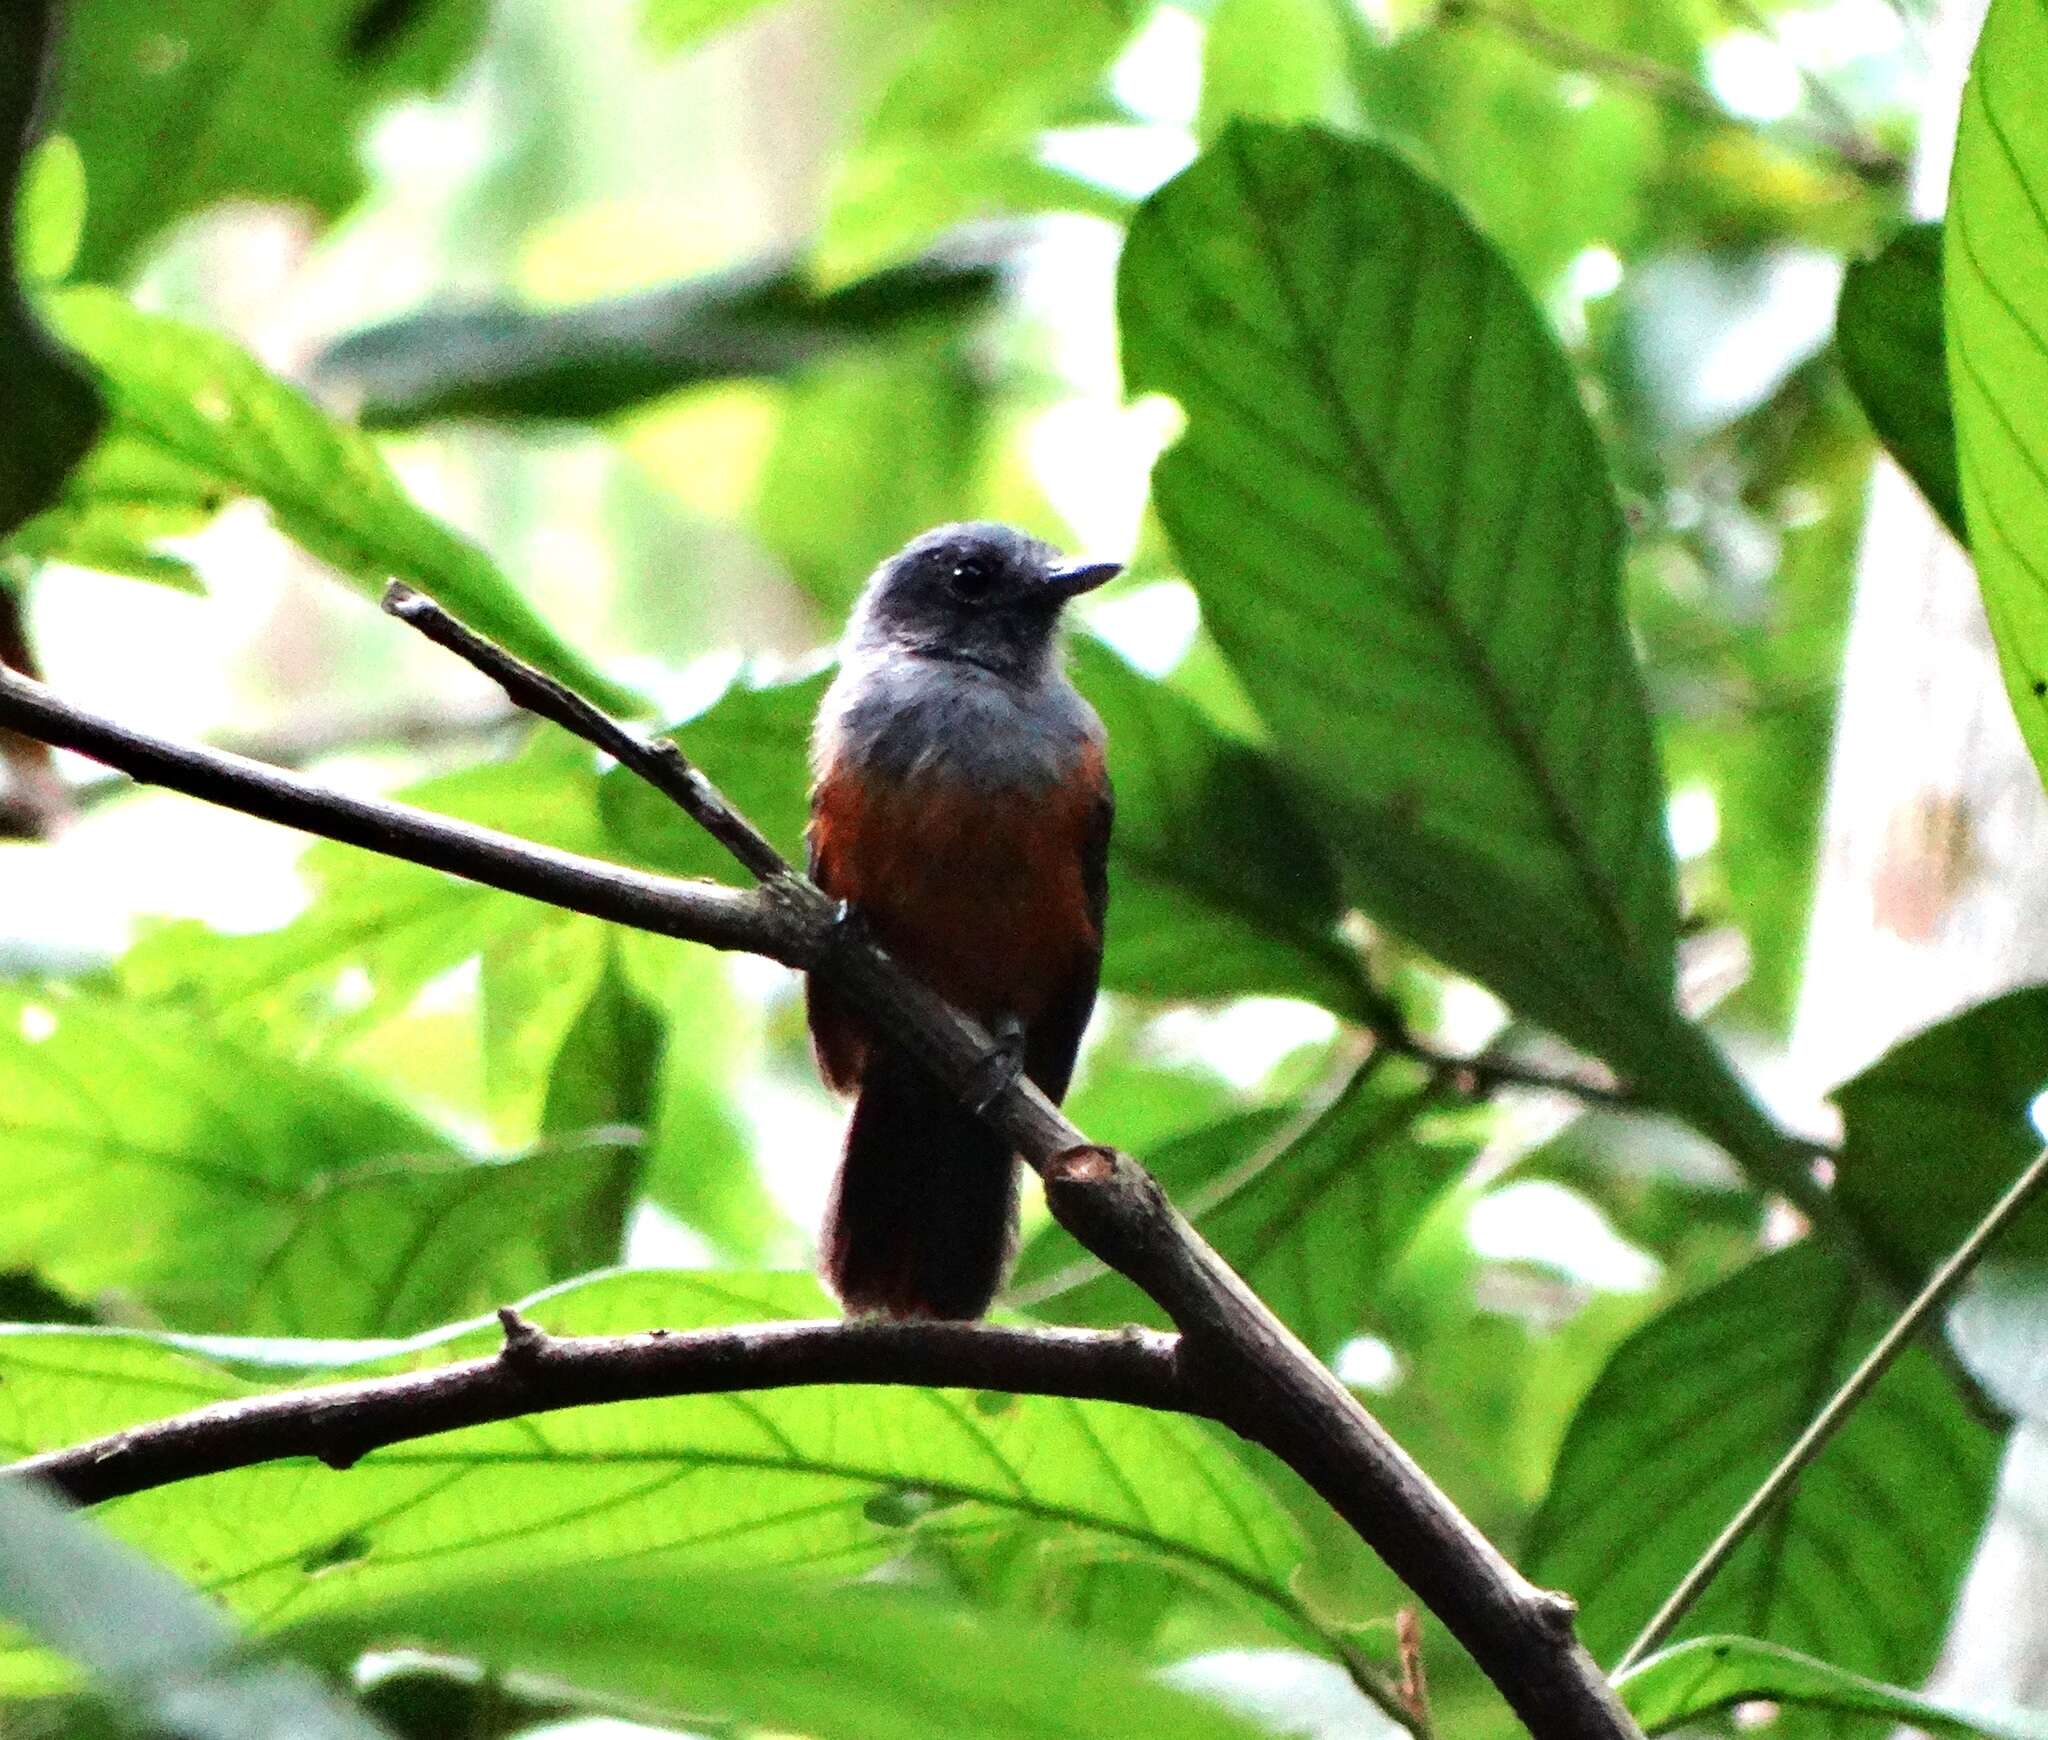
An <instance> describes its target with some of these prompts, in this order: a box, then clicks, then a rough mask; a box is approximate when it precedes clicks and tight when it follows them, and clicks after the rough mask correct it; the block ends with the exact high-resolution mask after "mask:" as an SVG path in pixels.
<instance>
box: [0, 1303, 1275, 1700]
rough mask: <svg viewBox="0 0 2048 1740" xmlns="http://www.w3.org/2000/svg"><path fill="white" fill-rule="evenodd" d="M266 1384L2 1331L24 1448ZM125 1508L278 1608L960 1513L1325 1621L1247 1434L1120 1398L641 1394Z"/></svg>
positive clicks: (772, 1310) (855, 1562)
mask: <svg viewBox="0 0 2048 1740" xmlns="http://www.w3.org/2000/svg"><path fill="white" fill-rule="evenodd" d="M527 1309H528V1314H529V1315H530V1316H531V1317H532V1318H533V1320H534V1321H536V1322H538V1323H540V1324H542V1325H543V1326H545V1327H547V1328H549V1329H551V1330H554V1331H557V1332H572V1331H574V1332H587V1333H612V1332H621V1331H626V1330H637V1329H644V1328H647V1327H649V1326H650V1325H665V1326H667V1327H669V1328H672V1329H690V1328H697V1327H708V1326H713V1325H718V1324H737V1323H751V1322H759V1321H764V1320H769V1319H774V1318H782V1317H804V1316H811V1317H814V1316H818V1315H820V1314H821V1313H822V1312H823V1311H825V1310H826V1309H827V1306H826V1302H825V1299H824V1297H823V1295H822V1294H821V1293H820V1292H819V1290H818V1288H817V1286H816V1284H815V1283H814V1282H812V1281H811V1280H810V1279H809V1278H808V1277H798V1276H721V1277H716V1278H714V1277H710V1276H706V1275H682V1274H652V1273H644V1272H642V1273H633V1274H620V1275H614V1276H610V1277H606V1278H603V1279H599V1280H595V1281H591V1282H587V1283H583V1284H579V1285H575V1286H571V1287H567V1288H564V1289H562V1290H560V1291H558V1292H555V1293H553V1294H550V1295H546V1296H544V1297H542V1298H540V1299H538V1300H535V1301H533V1302H531V1304H530V1305H529V1307H528V1308H527ZM495 1341H496V1331H495V1326H493V1328H492V1329H491V1330H490V1331H488V1332H485V1331H478V1330H469V1331H465V1332H462V1333H459V1334H454V1335H452V1336H451V1337H450V1338H448V1339H445V1340H441V1341H438V1342H436V1343H434V1344H433V1345H432V1346H431V1347H429V1348H424V1349H419V1350H417V1351H413V1352H410V1353H408V1354H406V1355H405V1356H404V1357H403V1358H402V1359H401V1360H399V1361H397V1362H395V1363H394V1362H390V1361H388V1360H387V1361H385V1362H384V1363H379V1362H378V1361H377V1360H376V1359H374V1358H368V1357H366V1358H365V1359H364V1360H363V1361H362V1362H360V1363H350V1364H347V1365H343V1366H339V1367H334V1368H331V1369H332V1371H333V1374H334V1375H345V1376H370V1375H373V1374H374V1373H376V1372H378V1371H380V1370H384V1371H388V1370H394V1369H413V1368H416V1367H419V1366H420V1365H422V1364H427V1363H431V1362H433V1361H436V1360H458V1359H464V1358H471V1357H475V1356H476V1355H477V1354H479V1353H484V1352H488V1351H489V1350H490V1348H491V1347H492V1346H493V1345H495ZM278 1351H279V1352H280V1353H288V1352H289V1350H288V1349H284V1348H280V1349H279V1350H278ZM373 1351H381V1350H368V1349H366V1350H365V1352H366V1355H367V1354H369V1353H371V1352H373ZM324 1356H325V1357H327V1358H329V1359H331V1358H332V1357H333V1352H332V1349H331V1348H330V1349H327V1350H324ZM241 1369H245V1370H246V1369H249V1368H248V1367H247V1366H246V1362H244V1364H243V1366H242V1368H241ZM274 1375H275V1377H276V1379H277V1381H279V1382H286V1381H292V1380H293V1379H294V1378H298V1379H300V1381H303V1377H304V1376H306V1375H318V1374H303V1373H298V1372H290V1371H287V1370H285V1369H283V1368H280V1369H279V1370H278V1371H277V1372H276V1373H275V1374H274ZM252 1387H253V1386H252V1385H251V1384H250V1383H249V1382H248V1381H247V1380H246V1379H243V1378H237V1377H234V1376H230V1375H229V1374H228V1373H227V1372H226V1371H225V1370H224V1369H221V1368H219V1367H217V1366H214V1365H212V1364H209V1363H208V1362H206V1361H205V1360H203V1359H201V1358H200V1357H198V1355H197V1354H196V1353H195V1352H192V1351H187V1350H185V1349H182V1348H180V1347H176V1346H173V1345H169V1344H166V1343H164V1342H162V1341H157V1340H152V1339H151V1338H149V1337H147V1336H143V1335H137V1334H130V1333H113V1332H91V1331H67V1330H60V1329H39V1328H24V1329H21V1330H17V1331H13V1332H0V1453H4V1454H7V1455H21V1454H26V1453H29V1452H31V1451H34V1450H37V1449H41V1448H46V1447H51V1446H54V1445H58V1444H62V1443H67V1442H76V1441H79V1440H81V1439H84V1438H87V1437H90V1436H93V1435H95V1434H98V1433H103V1432H109V1431H114V1430H117V1429H119V1428H121V1427H123V1426H127V1425H132V1424H134V1423H136V1422H137V1421H140V1420H146V1419H151V1418H155V1417H159V1416H161V1415H164V1414H166V1413H170V1412H173V1411H176V1410H178V1409H181V1408H186V1407H192V1406H196V1405H198V1404H200V1403H202V1402H205V1401H210V1400H215V1399H219V1398H223V1397H227V1396H231V1395H241V1394H247V1393H250V1392H251V1389H252ZM906 1489H912V1490H916V1491H918V1492H921V1493H923V1494H924V1495H926V1496H927V1497H928V1498H929V1499H931V1500H937V1501H939V1502H938V1503H937V1504H936V1506H932V1505H929V1504H927V1505H924V1506H921V1507H913V1510H912V1513H910V1514H909V1515H905V1514H898V1513H897V1512H896V1511H895V1510H892V1508H891V1506H890V1505H889V1504H887V1503H878V1502H877V1500H885V1499H887V1498H889V1497H890V1496H891V1495H895V1494H898V1493H901V1492H903V1491H904V1490H906ZM1169 1494H1170V1502H1165V1501H1164V1500H1165V1498H1166V1496H1167V1495H1169ZM920 1509H921V1510H922V1512H923V1515H922V1520H921V1521H913V1520H911V1519H912V1517H913V1516H914V1515H915V1514H916V1512H917V1511H918V1510H920ZM99 1514H100V1515H102V1516H103V1517H104V1518H105V1519H106V1521H107V1523H108V1525H109V1526H110V1527H111V1528H112V1529H113V1530H114V1531H115V1532H116V1533H117V1534H119V1535H120V1536H121V1537H123V1538H124V1539H126V1540H128V1541H129V1542H131V1543H133V1544H134V1545H137V1546H139V1547H141V1548H142V1549H143V1550H145V1551H147V1552H149V1553H150V1554H151V1555H152V1556H154V1557H156V1558H158V1559H159V1560H161V1561H162V1562H163V1563H165V1564H166V1565H168V1566H169V1567H170V1568H172V1569H173V1570H175V1571H178V1572H180V1573H181V1574H184V1575H187V1576H190V1577H192V1578H193V1579H194V1580H195V1581H196V1582H197V1583H198V1584H199V1586H200V1587H201V1588H203V1589H206V1590H209V1591H212V1592H214V1593H217V1594H218V1595H219V1596H220V1597H221V1598H222V1599H223V1600H224V1601H226V1602H227V1604H228V1605H229V1607H230V1608H231V1609H232V1610H233V1611H234V1612H236V1613H239V1614H243V1615H246V1616H248V1617H250V1618H251V1619H252V1620H253V1621H254V1622H255V1623H256V1624H257V1625H258V1626H259V1628H267V1627H270V1626H274V1625H276V1624H278V1623H281V1622H283V1621H285V1620H287V1619H289V1620H294V1621H296V1620H303V1619H310V1618H313V1617H316V1616H324V1615H346V1614H349V1613H352V1612H357V1611H361V1610H362V1609H363V1608H364V1607H366V1606H367V1605H368V1604H370V1603H373V1602H380V1601H384V1600H395V1599H401V1598H410V1597H412V1596H414V1595H415V1594H418V1595H421V1596H425V1595H427V1594H428V1593H429V1592H431V1591H433V1590H435V1589H440V1588H445V1587H448V1586H449V1585H451V1584H458V1583H464V1582H472V1583H490V1582H493V1581H495V1580H496V1579H498V1578H501V1577H506V1576H510V1575H514V1574H526V1573H533V1572H544V1571H548V1570H550V1569H551V1568H555V1567H567V1566H577V1565H581V1566H587V1567H591V1568H593V1569H595V1570H599V1571H601V1572H603V1573H605V1574H609V1573H610V1572H612V1571H617V1570H623V1569H626V1568H628V1567H630V1566H645V1567H648V1568H651V1569H655V1570H669V1569H678V1570H680V1569H691V1570H701V1571H705V1572H712V1571H717V1572H760V1571H768V1570H780V1569H797V1568H806V1569H808V1570H810V1571H812V1572H814V1573H824V1574H828V1575H830V1576H832V1577H835V1578H836V1577H841V1576H845V1575H848V1574H852V1573H858V1572H860V1571H861V1570H863V1569H866V1568H869V1567H872V1566H874V1565H876V1564H879V1563H881V1562H883V1561H884V1560H886V1559H888V1558H890V1557H892V1556H893V1555H894V1554H895V1553H896V1552H898V1551H899V1550H900V1549H901V1548H902V1547H903V1546H904V1545H905V1544H906V1543H907V1540H908V1538H909V1537H907V1536H906V1534H905V1529H906V1527H914V1528H915V1529H916V1530H919V1531H922V1530H932V1531H936V1532H937V1533H939V1534H940V1535H942V1536H946V1535H951V1534H954V1533H956V1532H957V1533H963V1534H973V1533H976V1532H977V1531H986V1530H988V1529H990V1528H992V1527H1002V1526H1007V1525H1008V1524H1009V1523H1011V1522H1014V1521H1017V1520H1025V1521H1030V1522H1034V1523H1056V1524H1059V1525H1060V1526H1062V1527H1063V1528H1064V1529H1065V1530H1066V1531H1067V1533H1068V1534H1069V1535H1070V1536H1071V1537H1072V1538H1073V1539H1074V1540H1075V1541H1076V1542H1077V1543H1093V1544H1094V1545H1095V1546H1096V1548H1097V1549H1098V1550H1099V1551H1103V1552H1108V1553H1112V1554H1119V1555H1136V1556H1139V1557H1142V1558H1146V1559H1151V1560H1155V1561H1157V1562H1159V1563H1162V1564H1164V1565H1166V1566H1167V1567H1169V1568H1170V1569H1174V1570H1176V1571H1177V1572H1178V1573H1179V1574H1180V1575H1181V1576H1183V1577H1184V1578H1187V1579H1190V1580H1192V1583H1193V1584H1194V1586H1197V1587H1202V1588H1206V1589H1208V1590H1210V1591H1211V1592H1212V1593H1213V1594H1214V1595H1215V1596H1217V1597H1218V1598H1221V1599H1224V1600H1226V1601H1229V1602H1232V1603H1235V1604H1237V1605H1238V1606H1240V1607H1241V1608H1242V1609H1243V1610H1244V1611H1245V1612H1247V1613H1248V1614H1250V1615H1252V1616H1255V1617H1256V1618H1258V1619H1259V1620H1260V1621H1261V1622H1262V1623H1264V1624H1267V1625H1272V1626H1278V1627H1279V1628H1280V1629H1281V1630H1282V1631H1283V1633H1286V1634H1289V1635H1293V1636H1297V1637H1303V1638H1307V1639H1310V1640H1313V1637H1314V1635H1315V1632H1314V1628H1313V1626H1312V1625H1310V1624H1309V1623H1308V1621H1307V1619H1306V1616H1305V1615H1304V1614H1303V1613H1302V1611H1301V1609H1300V1607H1299V1604H1298V1603H1297V1602H1296V1601H1295V1599H1294V1597H1293V1595H1292V1594H1291V1592H1290V1591H1289V1589H1288V1586H1287V1579H1288V1576H1289V1573H1290V1572H1291V1571H1292V1569H1293V1566H1294V1564H1295V1561H1296V1558H1297V1556H1298V1553H1299V1537H1298V1535H1297V1532H1296V1530H1295V1527H1294V1525H1293V1523H1292V1522H1291V1520H1290V1519H1289V1518H1288V1517H1287V1516H1286V1514H1285V1512H1284V1511H1283V1510H1281V1509H1280V1507H1279V1506H1277V1505H1276V1504H1275V1503H1274V1501H1273V1500H1272V1499H1271V1498H1270V1497H1269V1496H1267V1494H1266V1493H1265V1492H1264V1491H1263V1489H1262V1488H1261V1487H1260V1485H1259V1483H1258V1482H1257V1480H1255V1479H1254V1478H1253V1477H1252V1475H1250V1474H1249V1473H1248V1472H1246V1470H1245V1469H1244V1467H1243V1466H1242V1465H1241V1464H1240V1462H1239V1461H1238V1459H1237V1457H1236V1455H1235V1454H1234V1453H1233V1452H1232V1451H1231V1450H1230V1449H1228V1448H1227V1447H1226V1446H1225V1445H1224V1443H1223V1442H1222V1441H1221V1440H1220V1439H1219V1438H1218V1437H1216V1436H1214V1435H1213V1434H1212V1432H1211V1430H1210V1429H1209V1428H1207V1427H1205V1426H1203V1425H1201V1424H1200V1423H1198V1422H1196V1421H1193V1420H1188V1419H1185V1418H1180V1417H1177V1416H1171V1415H1166V1414H1158V1413H1151V1412H1147V1411H1145V1410H1141V1409H1133V1408H1121V1407H1116V1406H1109V1405H1101V1404H1095V1403H1075V1402H1066V1401H1060V1400H1050V1399H1036V1398H1007V1397H984V1396H978V1395H974V1394H963V1393H955V1392H948V1391H927V1390H908V1389H888V1390H879V1389H869V1390H858V1391H856V1390H841V1389H832V1388H818V1389H796V1390H783V1391H777V1392H773V1393H760V1394H752V1395H729V1396H701V1397H691V1398H684V1399H678V1400H668V1401H649V1402H633V1403H625V1404H619V1405H614V1406H605V1407H595V1408H583V1409H577V1410H572V1411H569V1412H565V1413H558V1414H551V1415H544V1416H539V1417H535V1418H528V1419H521V1420H514V1421H511V1422H508V1423H506V1424H503V1425H494V1426H483V1427H477V1428H473V1429H470V1430H467V1431H464V1432H461V1433H457V1434H452V1435H448V1436H444V1437H438V1438H431V1439H424V1440H421V1441H419V1442H416V1443H411V1444H406V1445H399V1446H393V1447H392V1448H390V1449H387V1450H381V1451H377V1452H375V1453H373V1454H371V1455H370V1456H368V1457H366V1458H365V1459H364V1460H363V1461H361V1462H360V1463H358V1464H357V1465H356V1466H354V1467H353V1468H351V1469H350V1470H348V1471H347V1472H346V1473H335V1472H333V1471H331V1470H328V1469H325V1468H322V1467H320V1466H319V1465H317V1464H313V1463H310V1462H294V1463H282V1464H277V1465H273V1466H267V1467H262V1468H255V1469H247V1470H242V1471H238V1472H233V1473H227V1474H221V1475H217V1476H214V1477H212V1478H210V1479H208V1480H206V1481H204V1482H200V1483H196V1484H192V1485H187V1486H182V1487H175V1488H164V1489H160V1490H157V1491H154V1492H149V1493H144V1494H139V1495H137V1496H135V1497H132V1498H128V1499H123V1500H120V1501H118V1502H116V1503H112V1504H109V1505H107V1506H105V1507H103V1508H102V1510H101V1512H100V1513H99ZM1048 1617H1053V1618H1056V1617H1057V1615H1048ZM45 1671H46V1670H45V1668H44V1666H43V1665H42V1664H41V1663H39V1662H38V1661H37V1660H36V1659H35V1658H32V1657H30V1656H27V1655H25V1654H19V1653H17V1654H15V1655H12V1656H6V1655H0V1687H5V1688H7V1689H10V1690H17V1691H20V1690H30V1689H34V1688H35V1687H37V1686H38V1685H40V1684H42V1683H44V1679H45Z"/></svg>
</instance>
